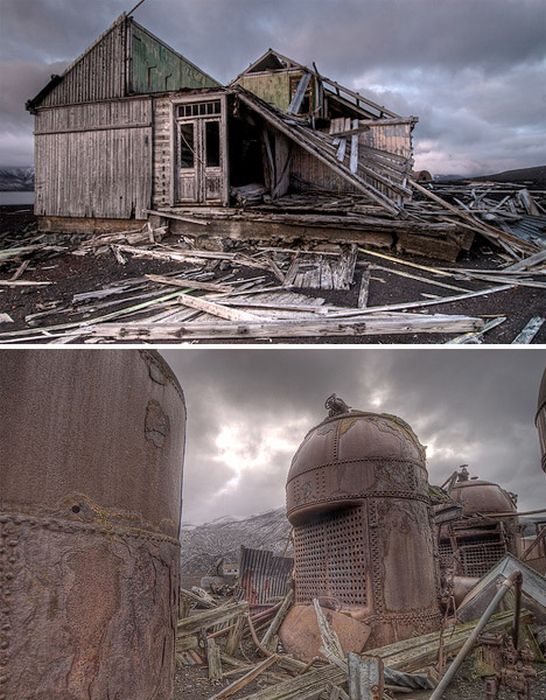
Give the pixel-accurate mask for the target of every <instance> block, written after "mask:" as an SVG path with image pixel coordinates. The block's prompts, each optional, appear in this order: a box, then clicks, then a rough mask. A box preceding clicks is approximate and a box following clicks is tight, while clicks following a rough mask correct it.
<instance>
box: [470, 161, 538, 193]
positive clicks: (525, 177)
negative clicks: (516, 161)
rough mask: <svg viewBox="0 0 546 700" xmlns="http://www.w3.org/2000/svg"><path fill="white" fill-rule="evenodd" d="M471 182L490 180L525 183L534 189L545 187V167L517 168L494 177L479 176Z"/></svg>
mask: <svg viewBox="0 0 546 700" xmlns="http://www.w3.org/2000/svg"><path fill="white" fill-rule="evenodd" d="M472 179H473V180H491V181H492V182H517V183H521V182H525V183H530V184H532V185H534V186H535V187H540V188H543V187H546V165H537V166H536V167H534V168H518V169H517V170H505V171H504V172H502V173H495V174H494V175H481V176H480V177H473V178H472Z"/></svg>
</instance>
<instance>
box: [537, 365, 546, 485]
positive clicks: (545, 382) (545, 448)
mask: <svg viewBox="0 0 546 700" xmlns="http://www.w3.org/2000/svg"><path fill="white" fill-rule="evenodd" d="M535 425H536V427H537V430H538V438H539V440H540V450H541V452H542V469H543V470H544V471H545V472H546V369H545V370H544V374H543V375H542V381H541V383H540V389H539V392H538V406H537V415H536V418H535Z"/></svg>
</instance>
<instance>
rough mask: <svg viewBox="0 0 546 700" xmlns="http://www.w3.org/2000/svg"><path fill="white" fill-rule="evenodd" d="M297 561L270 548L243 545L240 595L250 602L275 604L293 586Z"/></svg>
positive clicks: (240, 563)
mask: <svg viewBox="0 0 546 700" xmlns="http://www.w3.org/2000/svg"><path fill="white" fill-rule="evenodd" d="M293 567H294V560H293V559H291V558H290V557H279V556H275V555H274V554H273V552H270V551H268V550H267V549H250V548H248V547H241V556H240V560H239V586H238V588H239V596H240V597H241V598H244V600H246V601H248V602H249V603H250V605H271V604H272V603H276V602H278V600H279V599H280V598H284V596H285V595H286V594H287V592H288V589H289V587H290V581H291V578H292V569H293Z"/></svg>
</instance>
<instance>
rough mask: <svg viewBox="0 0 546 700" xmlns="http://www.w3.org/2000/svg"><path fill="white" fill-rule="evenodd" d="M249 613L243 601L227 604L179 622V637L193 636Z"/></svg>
mask: <svg viewBox="0 0 546 700" xmlns="http://www.w3.org/2000/svg"><path fill="white" fill-rule="evenodd" d="M247 611H248V603H246V602H244V601H243V602H241V603H226V604H225V605H221V606H220V607H218V608H216V609H213V610H205V611H204V612H199V613H197V614H196V615H190V616H189V617H185V618H183V619H182V620H179V621H178V625H177V636H178V637H181V636H183V635H188V634H189V635H191V634H194V633H195V632H198V631H199V630H200V629H207V628H208V627H214V626H215V625H219V624H221V623H225V622H229V621H230V620H233V618H236V617H237V616H239V615H241V614H243V613H245V612H247Z"/></svg>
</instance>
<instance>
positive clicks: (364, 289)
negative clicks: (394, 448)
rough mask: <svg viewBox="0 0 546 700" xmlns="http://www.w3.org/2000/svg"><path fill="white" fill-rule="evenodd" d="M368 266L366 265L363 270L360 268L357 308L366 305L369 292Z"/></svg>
mask: <svg viewBox="0 0 546 700" xmlns="http://www.w3.org/2000/svg"><path fill="white" fill-rule="evenodd" d="M370 274H371V272H370V266H369V265H367V266H366V267H365V268H364V270H362V277H361V279H360V289H359V291H358V301H357V306H358V308H359V309H363V308H365V307H366V305H367V303H368V296H369V293H370Z"/></svg>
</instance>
